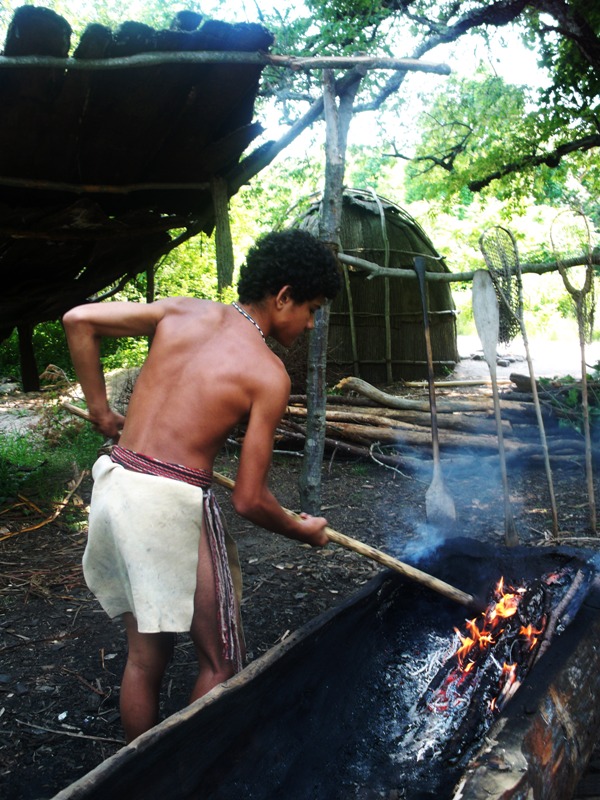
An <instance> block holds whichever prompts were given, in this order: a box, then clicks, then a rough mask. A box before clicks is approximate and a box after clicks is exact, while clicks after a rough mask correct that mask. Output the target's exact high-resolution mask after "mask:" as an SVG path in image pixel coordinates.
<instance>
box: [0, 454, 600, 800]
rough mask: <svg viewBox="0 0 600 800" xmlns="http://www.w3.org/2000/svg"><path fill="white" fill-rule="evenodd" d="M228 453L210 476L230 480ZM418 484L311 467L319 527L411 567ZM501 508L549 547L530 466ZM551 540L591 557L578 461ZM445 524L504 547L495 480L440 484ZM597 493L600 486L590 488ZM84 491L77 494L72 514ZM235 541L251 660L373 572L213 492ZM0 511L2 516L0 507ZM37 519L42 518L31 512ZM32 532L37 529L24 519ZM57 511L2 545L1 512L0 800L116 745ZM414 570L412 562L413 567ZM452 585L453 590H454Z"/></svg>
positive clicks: (289, 489) (180, 702)
mask: <svg viewBox="0 0 600 800" xmlns="http://www.w3.org/2000/svg"><path fill="white" fill-rule="evenodd" d="M237 455H238V453H237V450H235V449H234V448H232V449H230V450H229V451H227V452H225V453H224V454H223V456H222V457H221V459H220V461H219V463H218V464H217V468H218V469H219V470H220V471H221V472H224V473H226V474H229V475H231V476H235V471H236V460H237ZM300 468H301V463H300V458H299V457H298V456H297V455H286V454H277V455H276V456H275V459H274V465H273V471H272V480H271V486H272V488H273V490H274V492H275V493H276V495H277V496H278V497H279V499H280V500H281V502H282V503H283V505H285V506H287V507H289V508H292V509H297V508H298V491H297V485H298V475H299V472H300ZM429 480H430V478H429V477H428V475H427V474H426V473H423V474H422V475H416V474H414V473H413V474H409V473H404V474H403V473H401V472H398V471H393V470H390V469H388V468H385V467H382V466H379V465H377V464H375V463H373V462H368V461H364V460H358V459H355V460H354V459H348V458H342V457H340V455H339V454H337V455H334V456H331V455H328V456H327V458H326V460H325V461H324V464H323V492H322V500H323V513H324V514H325V515H326V516H327V518H328V520H329V523H330V525H331V527H333V528H335V529H336V530H338V531H340V532H343V533H346V534H348V535H349V536H352V537H355V538H357V539H360V540H363V541H365V542H367V543H369V544H372V545H374V546H375V547H378V548H380V549H382V550H385V551H387V552H389V553H391V554H392V555H395V556H396V557H397V558H400V559H402V560H406V561H408V562H410V563H418V557H419V554H421V553H423V552H425V551H427V549H428V548H429V549H430V548H431V547H432V546H434V545H435V542H436V540H437V539H438V537H439V536H440V535H442V533H440V532H439V531H437V530H435V529H433V528H431V526H428V525H427V524H426V517H425V491H426V489H427V487H428V484H429ZM509 480H510V488H511V501H512V506H513V513H514V517H515V522H516V527H517V530H518V532H519V536H520V539H521V543H523V544H529V545H532V546H540V547H543V546H547V545H548V544H550V543H551V542H550V538H551V537H550V531H551V527H550V513H549V508H548V506H549V503H548V500H547V491H546V482H545V473H544V471H543V468H542V466H541V465H540V464H539V463H537V464H534V463H531V462H529V463H527V464H523V465H522V466H521V467H519V468H518V469H517V468H516V467H514V466H512V467H511V470H510V474H509ZM554 481H555V492H556V497H557V504H558V508H559V519H560V530H561V537H564V538H565V539H570V540H571V541H572V542H574V543H575V544H576V545H581V546H585V547H590V548H595V545H596V543H595V541H594V540H591V539H589V538H587V537H588V535H589V531H588V528H587V525H588V505H587V495H586V489H585V474H584V465H583V459H578V458H573V459H572V460H571V461H570V462H564V461H563V462H561V464H560V466H559V467H558V468H557V469H556V470H555V472H554ZM446 483H447V488H448V491H449V492H450V494H451V496H452V498H453V499H454V503H455V506H456V512H457V522H456V524H455V526H454V527H453V528H452V529H449V530H446V531H444V532H443V535H461V536H465V535H466V536H470V537H473V538H474V539H478V540H483V541H491V542H495V543H496V544H498V546H500V547H501V546H503V535H504V516H503V501H502V489H501V480H500V474H499V470H498V469H497V466H496V467H492V466H488V467H483V466H482V465H481V463H478V462H477V460H474V462H473V464H472V466H471V468H467V469H465V468H464V467H463V469H461V471H460V472H459V471H449V472H448V475H447V477H446ZM595 489H596V496H598V494H600V485H598V482H597V485H596V487H595ZM90 490H91V483H90V480H89V478H86V479H85V480H84V482H83V483H82V484H81V486H80V487H79V489H78V495H79V496H80V497H81V498H82V499H83V501H84V503H85V502H87V501H88V500H89V493H90ZM216 492H217V495H218V497H219V500H220V502H221V505H222V508H223V511H224V514H225V516H226V518H227V521H228V524H229V528H230V530H231V532H232V534H233V535H234V537H235V539H236V540H237V543H238V547H239V550H240V557H241V563H242V568H243V572H244V581H245V592H244V601H243V608H242V613H243V619H244V626H245V633H246V640H247V647H248V659H249V661H252V660H254V659H256V658H257V657H258V656H260V655H261V654H262V653H264V652H265V651H266V650H268V649H269V648H270V647H272V646H273V645H274V644H276V643H277V642H279V641H281V640H282V639H284V638H285V637H286V636H288V635H289V633H290V632H291V631H294V630H296V629H297V628H299V627H300V626H301V625H303V624H304V623H305V622H307V621H308V620H310V619H312V618H313V617H315V616H316V615H318V614H319V613H321V612H322V611H324V610H326V609H329V608H331V607H332V606H335V605H336V604H338V603H339V602H340V601H341V600H342V599H344V598H345V597H347V596H349V595H350V594H352V593H353V592H355V591H356V590H358V589H359V588H360V587H361V586H362V585H363V584H364V583H365V582H367V581H368V580H369V579H370V578H371V577H372V576H373V575H374V574H375V573H376V572H377V571H378V570H379V569H381V567H380V566H379V565H378V564H376V563H375V562H372V561H370V560H368V559H366V558H364V557H362V556H359V555H357V554H355V553H353V552H350V551H348V550H345V549H342V548H341V547H337V546H333V545H330V546H329V547H327V548H325V549H319V550H313V549H311V548H308V547H306V546H302V545H299V544H298V543H297V542H292V541H289V540H286V539H285V538H283V537H281V536H276V535H274V534H270V533H267V532H265V531H262V530H259V529H257V528H255V527H254V526H252V525H251V524H249V523H247V522H246V521H244V520H242V519H240V518H239V517H236V515H235V514H234V512H233V510H232V509H231V506H230V504H229V500H228V496H227V492H226V490H224V489H221V488H220V487H217V489H216ZM0 511H2V509H0ZM42 511H44V509H42ZM33 516H34V519H33V521H34V522H35V515H33ZM64 517H65V513H63V514H61V515H60V516H58V517H57V519H56V520H55V521H54V522H53V523H52V524H48V525H45V526H43V527H41V528H39V529H37V530H32V531H29V532H22V533H19V534H18V535H15V536H11V537H9V538H4V539H2V537H3V536H6V534H7V533H11V532H13V531H15V530H17V529H18V528H19V526H20V527H21V528H22V527H23V526H24V522H23V519H18V518H17V517H16V516H15V515H14V513H13V516H11V515H10V514H6V515H4V516H2V515H0V529H1V530H2V531H4V533H0V609H1V614H0V658H1V660H0V796H2V797H3V798H4V800H43V799H44V798H50V797H53V796H54V795H55V794H56V793H57V792H58V791H59V790H60V789H62V788H64V787H65V786H67V785H69V784H70V783H71V782H73V781H74V780H76V779H77V778H79V777H80V776H81V775H83V774H85V773H86V772H87V771H89V770H90V769H92V768H93V767H95V766H96V765H97V764H99V763H100V762H101V761H103V760H104V759H106V758H107V757H109V756H110V755H111V754H113V753H115V752H116V751H117V750H118V749H119V748H120V747H121V746H122V744H123V740H122V731H121V727H120V721H119V714H118V694H119V682H120V675H121V671H122V668H123V663H124V657H125V648H124V636H123V633H122V629H121V626H120V624H119V623H118V622H110V621H109V620H108V619H107V618H106V617H105V615H104V613H103V612H102V610H101V609H100V608H99V606H98V604H97V603H96V601H95V600H94V598H93V597H92V596H91V595H90V593H89V592H88V590H87V588H86V586H85V584H84V582H83V579H82V574H81V567H80V563H81V555H82V551H83V548H84V545H85V537H86V531H85V528H83V529H82V530H81V531H74V529H73V527H69V526H68V525H67V524H66V521H65V519H64ZM420 566H421V567H422V568H423V565H422V564H420ZM459 588H460V587H459ZM193 678H194V659H193V651H192V648H191V645H190V642H189V640H188V639H187V637H186V636H180V637H179V640H178V644H177V647H176V653H175V657H174V660H173V663H172V665H171V667H170V669H169V672H168V676H167V680H166V683H165V687H164V693H163V705H162V715H163V717H164V716H167V715H169V714H171V713H173V712H174V711H176V710H178V709H180V708H181V707H183V706H184V705H185V704H186V700H187V696H188V692H189V690H190V688H191V684H192V681H193ZM324 800H326V799H325V798H324Z"/></svg>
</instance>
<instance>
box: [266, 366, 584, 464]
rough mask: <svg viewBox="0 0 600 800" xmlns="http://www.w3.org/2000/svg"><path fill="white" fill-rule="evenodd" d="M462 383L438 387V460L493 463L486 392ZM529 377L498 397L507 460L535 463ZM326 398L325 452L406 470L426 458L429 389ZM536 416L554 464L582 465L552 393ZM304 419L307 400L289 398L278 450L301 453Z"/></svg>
mask: <svg viewBox="0 0 600 800" xmlns="http://www.w3.org/2000/svg"><path fill="white" fill-rule="evenodd" d="M465 386H466V384H461V383H459V384H456V383H450V382H447V383H444V382H440V383H438V384H436V396H437V420H438V429H439V437H440V448H441V453H442V459H446V460H451V461H453V462H456V461H459V460H461V459H462V458H470V459H472V458H473V456H477V457H478V458H486V457H497V455H498V437H497V428H496V422H495V419H494V409H493V401H492V395H491V388H490V387H486V386H481V385H480V386H478V387H477V389H476V390H474V391H473V392H470V393H469V394H466V388H465ZM527 386H529V387H530V384H529V377H528V376H513V375H511V382H510V384H509V386H508V387H506V388H504V389H503V391H502V394H501V401H500V405H501V413H502V420H503V422H502V424H503V438H504V444H505V449H506V455H507V459H508V460H511V459H518V460H520V461H522V460H524V459H533V460H537V459H541V458H542V449H541V444H540V436H539V429H538V425H537V420H536V415H535V408H534V404H533V400H532V396H531V392H530V391H529V392H527V391H526V387H527ZM336 389H338V390H339V391H340V392H341V394H333V395H329V396H328V398H327V407H326V420H325V424H326V439H325V446H326V450H327V451H328V452H330V453H333V452H337V453H339V454H347V455H352V456H357V457H364V458H368V459H374V460H376V461H380V462H381V463H384V464H388V465H391V466H400V467H403V468H404V467H410V466H411V464H414V463H415V462H417V461H418V462H419V463H422V462H423V461H424V460H426V459H427V458H429V457H430V451H431V416H430V408H429V401H428V395H427V387H426V386H425V385H422V386H421V387H417V386H415V385H412V386H411V387H410V388H405V389H403V390H402V393H401V394H389V393H386V392H382V391H380V390H378V389H376V388H375V387H374V386H371V385H370V384H368V383H366V382H365V381H362V380H360V379H358V378H345V379H344V380H343V381H341V382H340V384H338V386H337V387H336ZM538 391H539V392H540V396H541V399H542V415H543V418H544V427H545V430H546V436H547V438H548V445H549V451H550V456H551V458H552V459H553V461H554V462H555V463H556V462H557V461H569V460H572V459H573V458H577V459H579V458H583V455H584V441H583V436H582V435H581V434H580V433H579V432H578V431H577V429H576V428H575V427H573V426H572V425H565V424H564V423H565V419H568V417H569V416H570V415H571V416H572V412H571V411H570V410H569V409H566V410H565V411H564V412H563V411H561V409H560V408H557V406H556V404H555V403H553V402H552V398H551V394H553V393H554V392H556V393H559V392H561V391H563V388H562V387H560V386H557V387H539V389H538ZM306 417H307V408H306V397H305V396H303V395H293V396H292V397H290V402H289V406H288V409H287V413H286V416H285V418H284V420H283V421H282V423H281V425H280V427H279V429H278V434H277V447H278V448H286V447H289V448H298V449H299V448H301V447H302V446H303V443H304V436H305V425H306Z"/></svg>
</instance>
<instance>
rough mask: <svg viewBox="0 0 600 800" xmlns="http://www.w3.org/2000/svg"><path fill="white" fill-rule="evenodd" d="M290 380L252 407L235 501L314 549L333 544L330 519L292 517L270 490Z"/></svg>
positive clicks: (243, 511)
mask: <svg viewBox="0 0 600 800" xmlns="http://www.w3.org/2000/svg"><path fill="white" fill-rule="evenodd" d="M288 397H289V379H287V376H286V380H281V381H279V382H278V383H277V385H275V384H271V385H269V386H268V387H266V389H265V390H264V391H263V392H262V394H261V397H260V398H258V399H257V400H256V401H255V402H254V403H253V405H252V409H251V411H250V418H249V421H248V426H247V429H246V434H245V436H244V443H243V446H242V454H241V458H240V466H239V469H238V473H237V478H236V482H235V489H234V492H233V496H232V502H233V506H234V508H235V510H236V511H237V513H238V514H240V515H241V516H243V517H245V518H246V519H249V520H250V521H251V522H254V523H255V524H256V525H260V526H261V527H262V528H266V529H267V530H270V531H274V532H275V533H281V534H283V535H284V536H287V537H288V538H290V539H297V540H299V541H302V542H306V543H307V544H310V545H312V546H323V545H326V544H327V542H328V541H329V540H328V538H327V535H326V534H325V526H326V525H327V520H326V519H325V518H324V517H312V516H309V515H308V514H301V515H300V518H298V517H291V516H290V515H289V514H288V513H286V511H284V509H283V508H282V506H281V505H280V503H279V502H278V501H277V499H276V498H275V497H274V495H273V494H272V493H271V491H270V490H269V487H268V475H269V468H270V466H271V459H272V454H273V441H274V436H275V429H276V427H277V425H278V424H279V422H280V420H281V417H282V416H283V413H284V411H285V408H286V404H287V401H288Z"/></svg>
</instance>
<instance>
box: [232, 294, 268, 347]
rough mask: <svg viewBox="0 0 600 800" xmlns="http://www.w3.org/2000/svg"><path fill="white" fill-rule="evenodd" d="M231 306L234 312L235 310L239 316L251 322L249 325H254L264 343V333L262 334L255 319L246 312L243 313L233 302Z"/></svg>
mask: <svg viewBox="0 0 600 800" xmlns="http://www.w3.org/2000/svg"><path fill="white" fill-rule="evenodd" d="M231 305H232V306H233V307H234V308H235V310H236V311H239V312H240V314H241V315H242V316H243V317H246V319H248V320H250V322H251V323H252V324H253V325H254V327H255V328H256V330H257V331H258V332H259V333H260V335H261V336H262V338H263V342H264V341H266V339H265V335H264V333H263V332H262V328H261V327H260V325H259V324H258V322H257V321H256V320H255V319H252V317H251V316H250V314H248V312H247V311H244V309H243V308H241V307H240V306H238V304H237V303H236V302H235V300H234V301H233V303H232V304H231Z"/></svg>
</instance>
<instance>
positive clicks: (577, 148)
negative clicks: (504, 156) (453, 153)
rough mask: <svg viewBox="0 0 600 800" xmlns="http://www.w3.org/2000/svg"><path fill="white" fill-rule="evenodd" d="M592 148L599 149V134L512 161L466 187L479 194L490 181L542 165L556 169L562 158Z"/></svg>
mask: <svg viewBox="0 0 600 800" xmlns="http://www.w3.org/2000/svg"><path fill="white" fill-rule="evenodd" d="M594 147H600V134H590V135H589V136H584V137H583V138H582V139H575V141H573V142H566V143H565V144H561V145H559V146H558V147H557V148H556V149H555V150H553V151H552V152H551V153H545V154H543V155H539V156H538V155H530V156H523V158H521V159H519V160H518V161H512V162H510V163H508V164H505V165H504V166H503V167H502V168H501V169H499V170H496V171H495V172H492V173H490V174H489V175H486V176H485V177H484V178H479V179H478V180H474V181H469V183H468V184H467V186H468V187H469V189H470V190H471V191H472V192H479V191H481V190H482V189H483V188H485V187H486V186H489V184H490V183H491V182H492V181H495V180H498V179H499V178H504V177H505V176H506V175H511V174H512V173H513V172H521V171H522V170H524V169H529V168H530V167H539V166H541V165H542V164H546V165H547V166H548V167H557V166H558V165H559V164H560V162H561V160H562V158H563V156H566V155H568V154H569V153H577V152H584V151H586V150H591V149H592V148H594Z"/></svg>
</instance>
